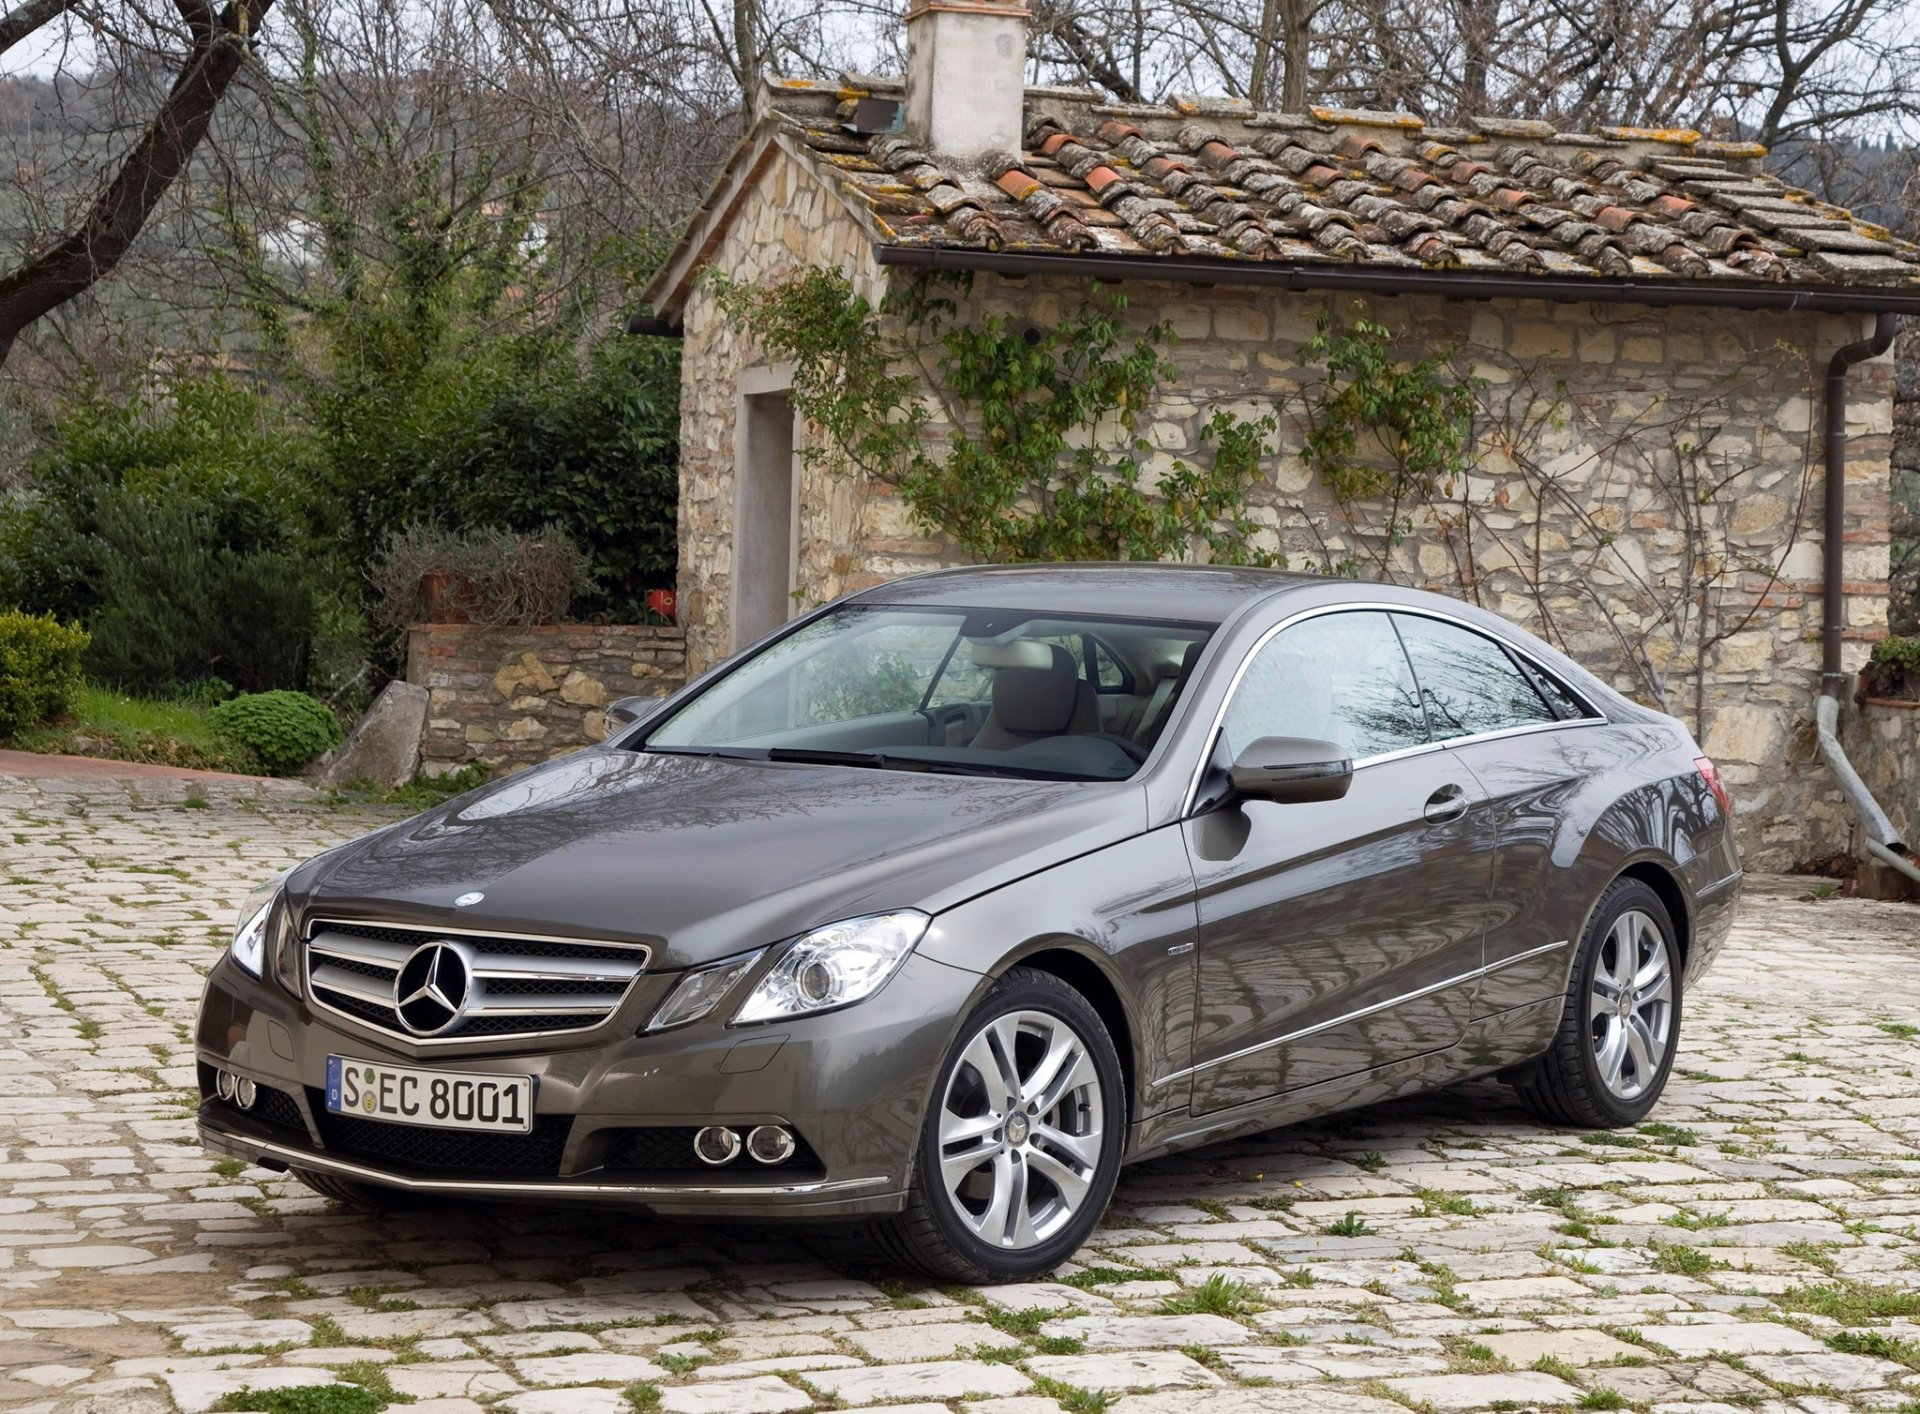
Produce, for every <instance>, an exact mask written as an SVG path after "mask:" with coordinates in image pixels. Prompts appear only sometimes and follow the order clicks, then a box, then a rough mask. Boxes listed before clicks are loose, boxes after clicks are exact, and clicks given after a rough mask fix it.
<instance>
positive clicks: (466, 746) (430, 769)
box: [407, 624, 686, 776]
mask: <svg viewBox="0 0 1920 1414" xmlns="http://www.w3.org/2000/svg"><path fill="white" fill-rule="evenodd" d="M407 681H408V682H410V683H414V684H416V685H418V686H420V687H424V688H426V689H427V692H428V702H427V726H426V732H425V735H424V737H423V739H422V742H421V750H420V761H421V765H420V769H421V770H422V772H423V773H425V774H426V775H429V776H441V775H446V774H447V773H449V772H452V771H457V770H459V769H460V768H461V767H462V766H466V765H469V764H471V763H473V762H476V761H478V762H482V763H485V764H486V765H489V766H495V767H504V768H506V769H509V770H517V769H518V768H520V767H522V766H531V765H533V764H534V763H535V762H538V761H545V760H546V759H547V758H548V757H550V756H559V755H562V754H564V753H566V752H569V751H573V750H576V749H578V748H579V747H582V746H584V745H586V744H587V743H588V742H594V741H601V740H603V739H604V738H605V737H606V721H605V719H604V717H603V716H602V715H601V710H600V709H601V708H603V707H604V706H606V704H607V703H609V702H611V701H613V700H614V699H615V698H618V697H628V696H632V695H634V694H636V693H637V694H641V695H645V696H649V697H665V696H666V695H667V694H669V693H671V692H673V691H675V690H676V689H678V688H679V687H680V686H681V684H682V683H684V682H685V681H686V644H685V635H684V634H683V633H682V631H681V630H680V629H678V628H650V627H641V626H636V625H630V624H551V625H538V626H535V627H531V628H488V627H483V626H481V625H477V624H424V625H420V626H418V627H415V628H412V629H410V630H408V633H407Z"/></svg>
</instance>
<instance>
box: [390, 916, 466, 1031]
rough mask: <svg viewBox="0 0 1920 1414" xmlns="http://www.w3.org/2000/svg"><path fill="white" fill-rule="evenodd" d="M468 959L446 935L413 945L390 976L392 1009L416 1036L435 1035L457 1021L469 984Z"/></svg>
mask: <svg viewBox="0 0 1920 1414" xmlns="http://www.w3.org/2000/svg"><path fill="white" fill-rule="evenodd" d="M471 979H472V973H471V971H470V969H469V968H468V966H467V959H466V957H465V956H464V955H463V954H462V953H461V951H460V948H459V946H458V945H457V944H455V943H451V942H448V941H447V940H446V939H445V938H440V939H436V940H435V941H434V942H431V943H423V944H422V945H421V946H420V947H418V948H416V949H414V953H413V956H412V957H409V958H408V959H407V960H406V962H405V963H403V964H402V965H401V968H400V973H399V975H398V976H396V977H395V978H394V979H393V1009H394V1010H395V1011H396V1012H398V1013H399V1016H400V1021H401V1024H402V1025H404V1026H405V1027H406V1028H407V1030H409V1031H411V1032H413V1034H414V1035H416V1036H437V1035H438V1034H439V1033H440V1032H442V1031H445V1030H446V1029H447V1028H448V1027H450V1026H452V1025H453V1024H454V1023H455V1022H457V1021H459V1020H460V1018H461V1016H462V1015H464V1014H465V1012H466V1009H467V992H468V989H469V988H470V987H471V985H472V980H471Z"/></svg>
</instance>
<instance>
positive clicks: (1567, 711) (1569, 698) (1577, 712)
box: [1527, 664, 1594, 722]
mask: <svg viewBox="0 0 1920 1414" xmlns="http://www.w3.org/2000/svg"><path fill="white" fill-rule="evenodd" d="M1527 667H1528V669H1529V672H1528V675H1529V676H1530V677H1531V678H1532V679H1533V685H1534V686H1535V687H1537V688H1539V689H1540V691H1541V693H1542V694H1543V695H1544V696H1545V697H1546V699H1547V705H1548V706H1549V707H1551V708H1553V710H1554V712H1555V713H1556V714H1557V715H1558V716H1559V717H1560V718H1561V720H1563V721H1568V722H1577V721H1579V720H1580V719H1581V718H1582V717H1591V716H1593V715H1594V711H1593V708H1591V707H1589V706H1588V705H1587V704H1586V703H1585V702H1583V701H1581V700H1580V699H1579V698H1578V697H1576V696H1574V693H1573V689H1572V688H1570V687H1568V686H1567V685H1566V684H1565V683H1563V682H1561V681H1560V679H1559V678H1557V677H1555V676H1554V675H1553V674H1552V673H1549V672H1547V671H1546V670H1545V669H1544V668H1539V667H1534V666H1533V665H1532V664H1528V665H1527Z"/></svg>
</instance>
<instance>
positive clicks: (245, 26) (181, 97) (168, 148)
mask: <svg viewBox="0 0 1920 1414" xmlns="http://www.w3.org/2000/svg"><path fill="white" fill-rule="evenodd" d="M272 4H273V0H231V3H230V4H228V5H227V6H226V7H225V8H224V9H222V10H220V11H218V12H216V11H215V10H214V9H213V8H212V6H211V4H209V3H208V0H175V7H176V9H177V11H178V16H177V18H178V22H179V26H180V29H181V30H182V31H183V33H182V34H181V35H180V38H181V39H182V41H183V48H182V50H181V52H180V54H179V58H178V66H177V68H176V70H175V72H174V78H173V82H172V84H171V86H170V87H169V88H168V90H167V93H166V96H165V98H164V100H163V101H162V102H161V104H160V106H159V109H158V111H157V112H155V114H154V116H153V118H152V120H151V121H150V122H149V123H148V124H147V126H146V130H145V131H144V132H143V133H142V134H141V135H140V137H139V139H138V140H137V141H136V142H135V143H134V144H133V146H132V148H131V149H130V150H129V151H128V152H127V153H126V154H125V156H124V157H123V158H122V159H121V160H120V163H119V167H118V171H117V172H116V173H115V175H114V176H113V178H112V180H110V181H109V182H108V183H107V185H106V186H105V188H104V189H102V190H101V191H100V193H99V194H98V196H97V197H95V198H94V200H93V201H92V203H91V205H90V206H89V207H88V208H87V210H86V212H85V214H84V215H83V217H82V218H81V219H80V220H79V222H77V223H76V224H75V225H74V226H73V227H72V228H71V229H69V230H68V231H66V232H65V233H64V234H62V235H61V236H60V237H59V238H58V239H56V240H54V241H52V242H51V243H50V244H48V245H46V246H45V247H44V248H42V249H39V250H36V251H32V252H30V253H29V254H28V255H27V257H26V258H25V259H24V260H23V261H22V262H21V263H20V264H19V265H18V266H16V267H15V268H14V269H13V270H11V271H9V272H8V273H7V274H5V275H4V276H0V365H4V364H5V362H6V360H7V356H8V355H9V354H10V353H11V352H12V349H13V346H14V343H15V341H16V340H17V339H18V338H19V337H20V333H21V331H22V330H23V329H25V328H26V327H27V326H28V325H30V324H32V323H33V322H34V321H35V320H37V319H40V318H42V317H43V316H45V315H46V314H48V313H50V312H51V311H53V310H55V309H58V308H59V307H60V306H61V305H63V304H65V303H66V302H67V301H69V300H71V299H73V298H74V297H75V296H76V295H78V294H80V293H82V292H83V291H85V290H87V289H89V288H91V287H92V286H93V285H94V284H95V282H97V281H99V280H100V279H102V278H103V277H104V276H106V275H107V274H109V273H110V272H111V271H112V270H113V269H114V267H115V266H117V265H119V263H120V261H121V259H122V257H124V256H125V255H126V253H127V251H128V249H129V248H130V247H131V246H132V244H133V242H134V239H135V238H136V237H137V236H138V235H139V234H140V231H141V228H142V227H143V226H145V225H146V223H147V219H148V218H149V217H150V216H151V215H152V213H153V211H154V208H155V207H156V206H157V205H158V204H159V202H160V199H161V198H162V197H163V196H164V195H165V194H166V191H167V189H168V188H169V187H170V186H172V185H173V183H174V181H175V179H176V178H178V177H179V176H180V174H181V172H182V171H183V170H184V169H185V168H186V165H187V163H188V160H189V159H190V158H191V157H192V156H193V152H194V149H195V148H196V147H198V146H199V144H200V141H201V139H202V138H204V137H205V136H206V133H207V128H208V125H209V124H210V123H211V122H212V121H213V114H214V110H215V109H216V108H217V107H218V106H219V104H220V100H221V98H222V97H224V96H225V94H226V92H227V89H228V87H229V86H230V85H231V84H232V83H233V80H234V78H235V76H236V75H237V74H239V73H240V71H241V69H242V68H243V67H244V66H245V64H246V63H247V56H248V50H249V46H250V44H251V42H252V40H253V37H254V36H255V35H257V34H258V32H259V28H260V22H261V21H262V20H263V19H264V18H265V17H266V13H267V10H268V9H269V7H270V6H271V5H272ZM75 9H77V6H75V5H73V4H71V3H54V0H26V3H25V4H23V5H21V6H20V7H19V8H18V9H16V10H14V11H12V12H11V13H9V14H8V15H7V16H6V18H5V19H4V20H0V38H5V39H7V41H8V43H7V45H6V46H5V48H10V47H12V46H13V45H15V44H18V43H20V42H21V41H23V40H24V39H26V38H27V37H28V36H29V35H30V34H32V33H34V32H35V31H36V30H38V29H40V28H41V27H42V26H43V25H45V24H48V23H50V22H52V21H53V20H54V19H56V18H58V17H59V16H61V15H62V14H65V13H67V12H68V11H69V10H75ZM5 48H0V53H4V52H5Z"/></svg>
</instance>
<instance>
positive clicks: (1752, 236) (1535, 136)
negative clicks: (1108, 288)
mask: <svg viewBox="0 0 1920 1414" xmlns="http://www.w3.org/2000/svg"><path fill="white" fill-rule="evenodd" d="M889 82H890V81H886V80H880V79H867V80H863V82H862V83H861V84H859V85H852V84H849V85H847V86H843V87H841V88H839V89H835V88H833V87H831V86H827V85H812V86H809V85H782V84H775V85H773V86H771V87H770V89H769V93H770V95H771V107H772V112H773V114H774V118H775V121H776V122H777V123H778V124H779V125H781V126H783V127H784V129H785V130H786V131H787V132H788V133H789V134H790V136H791V139H792V140H793V142H794V143H795V144H797V147H796V149H795V150H798V151H800V152H801V153H802V154H803V155H808V156H811V157H813V158H816V159H818V160H819V161H820V162H821V163H822V164H823V168H824V170H826V171H829V172H830V173H831V175H832V179H833V180H834V181H836V182H837V183H838V184H839V185H840V186H841V188H842V189H843V190H844V191H845V192H846V193H847V194H848V195H849V197H850V198H853V199H856V200H858V201H861V202H864V203H865V204H866V206H867V207H868V208H869V209H871V210H873V211H875V212H877V213H878V212H884V213H886V216H887V219H886V221H885V222H884V223H883V225H884V235H883V238H884V239H885V240H888V241H892V242H897V243H899V244H902V245H944V246H957V247H964V248H972V249H978V250H989V251H997V250H1003V249H1004V250H1012V251H1030V252H1032V251H1037V252H1048V251H1055V252H1084V253H1091V254H1114V255H1134V256H1142V255H1156V256H1188V257H1201V258H1208V259H1220V260H1230V261H1274V262H1312V261H1328V262H1332V261H1337V262H1346V263H1358V264H1377V265H1381V266H1390V267H1396V268H1397V267H1415V268H1418V267H1426V268H1430V269H1448V270H1453V269H1458V270H1468V271H1473V270H1478V271H1483V272H1504V273H1511V272H1522V273H1545V274H1554V275H1568V274H1573V275H1578V274H1590V275H1597V276H1610V277H1624V276H1633V277H1635V278H1647V279H1650V280H1658V279H1660V278H1663V277H1674V278H1683V279H1688V280H1722V281H1729V282H1741V283H1752V282H1758V281H1778V282H1786V283H1789V284H1792V283H1805V284H1833V283H1836V282H1838V283H1848V284H1881V285H1894V286H1906V287H1909V288H1920V248H1917V247H1915V246H1914V245H1913V244H1911V243H1909V242H1906V241H1902V240H1898V239H1896V238H1894V237H1893V236H1892V235H1890V234H1889V233H1888V232H1887V231H1886V230H1885V229H1883V228H1881V227H1878V226H1875V225H1872V224H1871V223H1869V222H1865V221H1861V220H1858V219H1856V218H1855V217H1854V216H1853V215H1852V214H1851V213H1850V212H1847V211H1845V210H1843V209H1841V208H1839V207H1836V206H1832V205H1829V204H1827V203H1825V202H1822V201H1819V200H1818V199H1816V198H1815V197H1813V196H1811V195H1810V194H1809V193H1806V192H1804V191H1798V190H1796V189H1794V188H1791V187H1789V186H1787V185H1786V184H1785V183H1783V182H1781V181H1779V180H1778V179H1777V178H1775V177H1773V176H1771V175H1770V174H1768V173H1766V172H1764V171H1762V170H1760V169H1759V166H1758V159H1759V158H1760V157H1762V156H1764V151H1763V150H1762V149H1759V148H1756V147H1755V146H1754V145H1752V144H1749V143H1731V142H1718V141H1713V140H1708V139H1703V138H1701V137H1700V135H1699V134H1698V133H1697V132H1694V131H1693V130H1691V129H1665V128H1630V127H1604V128H1601V129H1600V130H1599V132H1598V133H1597V134H1588V133H1560V132H1557V131H1555V130H1554V129H1553V127H1552V125H1551V124H1547V123H1540V122H1532V121H1527V120H1520V119H1496V118H1474V119H1471V120H1469V122H1468V124H1467V126H1465V127H1463V128H1430V127H1424V126H1422V125H1421V123H1420V121H1419V119H1417V118H1414V117H1412V116H1411V115H1408V114H1403V113H1378V112H1371V111H1366V110H1348V109H1337V108H1314V109H1312V110H1311V111H1310V113H1308V114H1283V113H1264V112H1258V111H1255V110H1253V109H1251V108H1250V107H1248V105H1246V104H1245V103H1242V102H1239V101H1236V100H1220V99H1204V98H1183V99H1180V100H1177V101H1176V102H1174V103H1173V104H1171V105H1167V106H1159V105H1148V104H1107V103H1101V102H1099V101H1097V99H1095V97H1094V96H1093V95H1091V94H1086V93H1082V92H1079V91H1075V90H1058V89H1034V90H1030V91H1029V94H1028V116H1029V118H1030V120H1031V123H1032V126H1031V127H1030V129H1029V131H1028V133H1027V139H1026V144H1025V151H1024V152H1022V153H1021V154H1019V156H1018V157H1017V159H1015V160H1011V161H1004V162H1002V163H1000V164H998V165H996V166H995V167H994V168H993V169H991V170H989V171H987V172H984V173H983V172H980V171H978V170H975V169H972V168H968V167H964V166H961V165H959V164H955V163H952V162H949V161H945V160H943V159H941V158H940V157H939V156H937V155H933V154H928V153H926V152H923V151H920V150H919V149H917V148H916V147H915V145H914V144H913V143H911V142H910V141H908V140H907V139H905V138H903V137H901V136H899V135H897V134H889V135H880V134H874V135H870V134H863V133H859V132H856V131H854V129H853V122H852V117H853V113H854V107H853V104H854V103H855V101H857V98H858V97H859V93H857V92H854V90H855V89H858V90H859V92H867V91H871V90H873V89H881V90H883V91H888V92H897V91H898V88H897V85H893V86H892V87H891V88H889V87H888V84H889Z"/></svg>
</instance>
